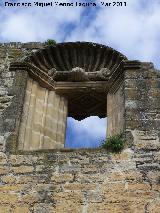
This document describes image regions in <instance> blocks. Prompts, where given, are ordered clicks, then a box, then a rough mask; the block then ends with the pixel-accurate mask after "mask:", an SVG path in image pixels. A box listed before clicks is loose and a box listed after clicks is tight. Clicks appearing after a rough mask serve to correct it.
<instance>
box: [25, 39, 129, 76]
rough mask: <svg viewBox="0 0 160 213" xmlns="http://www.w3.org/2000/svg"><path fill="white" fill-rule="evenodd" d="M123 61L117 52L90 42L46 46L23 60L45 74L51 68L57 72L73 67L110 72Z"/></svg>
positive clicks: (89, 70)
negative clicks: (104, 69)
mask: <svg viewBox="0 0 160 213" xmlns="http://www.w3.org/2000/svg"><path fill="white" fill-rule="evenodd" d="M123 60H127V58H126V56H124V55H122V54H121V53H119V52H118V51H116V50H114V49H112V48H110V47H108V46H105V45H100V44H95V43H90V42H66V43H58V44H56V45H51V46H46V47H45V48H44V49H41V50H38V51H36V52H34V53H32V54H31V55H30V56H29V57H27V58H26V59H25V61H26V62H28V63H29V64H31V65H34V66H35V67H37V68H39V69H40V70H43V71H44V72H46V73H48V70H50V69H52V68H55V69H56V70H57V71H71V70H72V69H73V68H75V67H80V68H82V69H84V70H85V72H95V71H99V70H101V69H102V68H108V69H109V70H110V71H111V72H112V71H113V70H115V69H116V68H117V67H118V66H119V64H120V63H121V62H122V61H123Z"/></svg>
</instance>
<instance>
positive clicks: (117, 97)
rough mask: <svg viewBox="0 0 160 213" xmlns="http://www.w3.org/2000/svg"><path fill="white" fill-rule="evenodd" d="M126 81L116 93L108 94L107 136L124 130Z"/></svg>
mask: <svg viewBox="0 0 160 213" xmlns="http://www.w3.org/2000/svg"><path fill="white" fill-rule="evenodd" d="M124 109H125V107H124V83H123V82H121V85H120V87H119V89H118V90H117V91H115V92H114V93H113V92H112V93H111V92H109V93H108V94H107V136H108V137H109V136H113V135H114V134H119V133H122V132H123V131H124V122H125V118H124Z"/></svg>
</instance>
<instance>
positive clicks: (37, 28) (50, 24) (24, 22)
mask: <svg viewBox="0 0 160 213" xmlns="http://www.w3.org/2000/svg"><path fill="white" fill-rule="evenodd" d="M75 1H76V0H74V1H72V0H68V1H65V0H62V1H60V0H58V2H75ZM4 2H5V1H4V0H1V4H0V42H10V41H20V42H29V41H42V42H43V41H45V40H47V39H48V38H53V39H55V40H56V41H58V42H63V41H91V42H97V43H102V44H106V45H108V46H111V47H112V48H115V49H116V50H118V51H120V52H122V53H123V54H124V55H126V56H127V57H128V58H129V59H138V60H141V61H152V62H153V63H154V64H155V67H156V68H160V0H125V2H127V6H126V7H125V6H123V7H113V6H112V7H102V6H101V5H100V0H95V1H94V2H96V3H97V7H95V8H93V7H88V8H87V7H58V6H56V7H47V8H40V7H30V8H24V7H19V8H18V7H15V8H11V7H10V8H9V7H4ZM10 2H22V0H21V1H15V0H10ZM24 2H34V0H25V1H24ZM39 2H49V0H48V1H47V0H42V1H40V0H39ZM79 2H91V0H90V1H89V0H88V1H82V0H81V1H79ZM92 2H93V1H92ZM104 2H113V1H112V0H108V1H106V0H104ZM105 135H106V120H105V119H99V118H98V117H91V118H87V119H85V120H84V121H81V122H78V121H75V120H73V119H71V118H69V119H68V129H67V145H68V144H69V146H72V147H75V146H76V147H80V146H84V147H85V146H87V147H91V146H93V147H95V146H97V145H98V143H99V142H100V141H101V140H102V139H103V138H104V137H105Z"/></svg>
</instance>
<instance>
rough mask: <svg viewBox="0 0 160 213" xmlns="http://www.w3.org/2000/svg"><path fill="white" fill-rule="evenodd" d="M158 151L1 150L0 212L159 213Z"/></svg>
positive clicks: (159, 178) (159, 180)
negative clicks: (13, 152)
mask: <svg viewBox="0 0 160 213" xmlns="http://www.w3.org/2000/svg"><path fill="white" fill-rule="evenodd" d="M159 156H160V155H159V153H158V152H157V153H156V152H147V153H143V154H141V155H139V154H135V153H134V152H133V151H132V150H130V149H126V150H124V151H123V152H122V153H121V154H109V153H107V152H106V151H105V150H81V151H80V150H79V151H78V150H77V151H75V150H74V151H73V150H70V151H64V152H58V151H57V152H54V151H53V152H52V153H33V152H32V153H30V154H23V155H10V156H7V155H5V154H4V153H1V154H0V173H1V187H0V212H1V213H10V212H13V213H14V212H17V213H19V212H23V213H29V212H36V213H53V212H55V213H64V212H65V213H93V212H94V213H106V212H109V213H112V212H113V213H159V212H160V196H159V195H160V176H159V169H158V167H159V164H158V162H159V160H160V158H159Z"/></svg>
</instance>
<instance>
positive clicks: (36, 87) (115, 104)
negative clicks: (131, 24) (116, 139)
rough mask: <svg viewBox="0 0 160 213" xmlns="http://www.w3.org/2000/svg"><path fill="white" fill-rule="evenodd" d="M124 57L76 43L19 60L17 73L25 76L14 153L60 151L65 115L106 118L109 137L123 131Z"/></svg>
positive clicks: (41, 51) (106, 48)
mask: <svg viewBox="0 0 160 213" xmlns="http://www.w3.org/2000/svg"><path fill="white" fill-rule="evenodd" d="M125 59H126V57H125V56H123V55H122V54H120V53H119V52H117V51H115V50H113V49H112V48H109V47H106V46H103V45H98V44H92V43H87V42H82V43H81V42H77V43H62V44H57V45H56V46H54V45H53V46H48V47H46V48H44V49H42V50H39V51H36V52H35V53H33V54H32V55H31V56H29V57H27V58H25V59H23V60H22V61H21V62H18V63H17V64H16V67H17V68H16V69H19V68H18V67H20V66H24V67H25V70H26V71H27V73H28V78H27V83H26V92H25V98H24V104H23V112H22V117H21V122H20V127H19V133H18V135H19V136H18V149H19V150H40V149H60V148H64V141H65V132H66V119H67V116H69V117H73V118H75V119H77V120H82V119H84V118H86V117H88V116H95V115H96V116H99V117H100V118H103V117H107V118H108V124H107V128H108V134H109V135H112V134H114V133H117V132H120V131H122V130H123V126H124V118H123V116H124V93H123V81H122V79H123V75H122V74H121V63H122V61H123V60H125ZM14 66H15V64H14V63H13V64H12V67H14Z"/></svg>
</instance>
